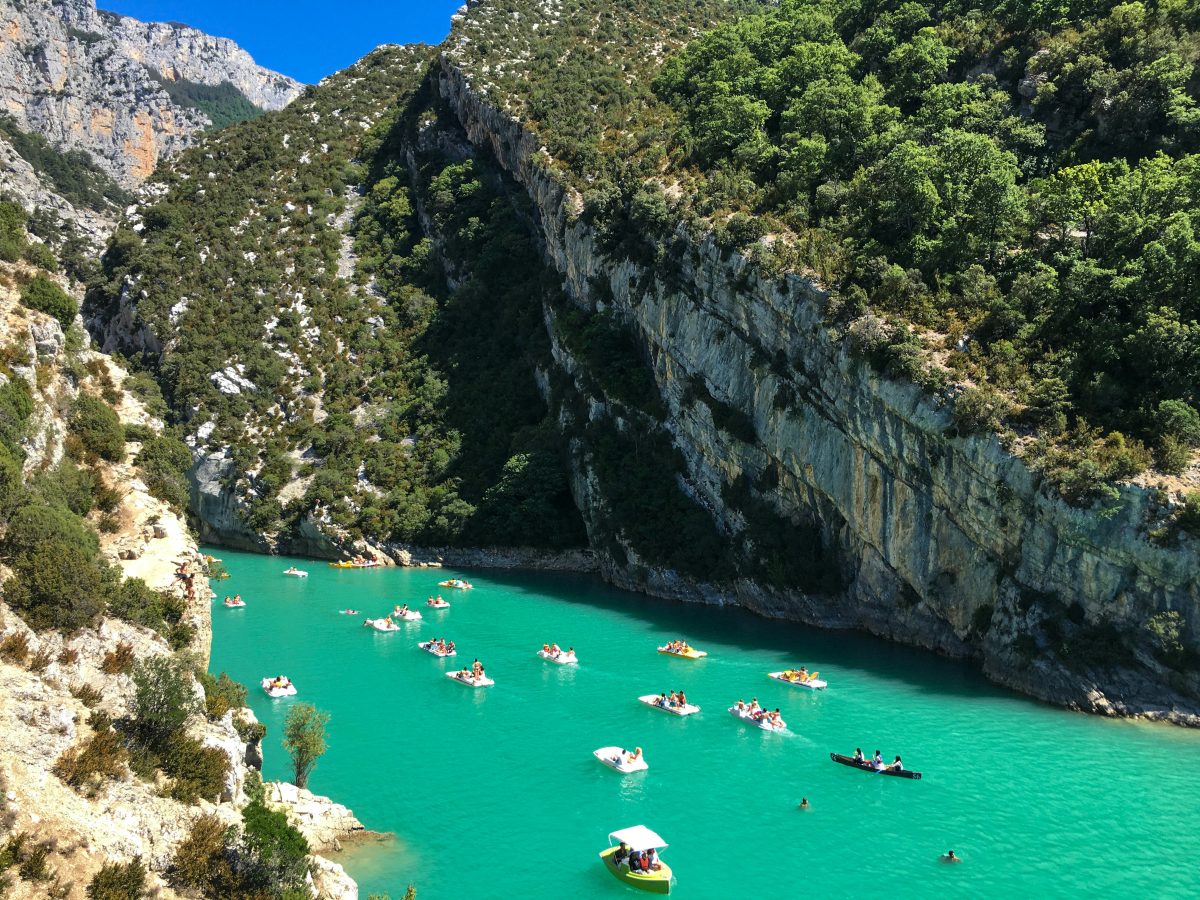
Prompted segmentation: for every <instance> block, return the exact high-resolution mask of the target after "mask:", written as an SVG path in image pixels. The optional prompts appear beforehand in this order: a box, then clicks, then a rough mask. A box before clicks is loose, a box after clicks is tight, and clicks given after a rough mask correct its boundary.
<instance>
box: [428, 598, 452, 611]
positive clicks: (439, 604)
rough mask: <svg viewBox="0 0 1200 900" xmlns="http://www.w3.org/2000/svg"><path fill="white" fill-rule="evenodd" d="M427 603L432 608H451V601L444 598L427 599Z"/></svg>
mask: <svg viewBox="0 0 1200 900" xmlns="http://www.w3.org/2000/svg"><path fill="white" fill-rule="evenodd" d="M425 605H426V606H428V607H429V608H430V609H449V608H450V603H449V601H447V600H442V599H438V600H426V601H425Z"/></svg>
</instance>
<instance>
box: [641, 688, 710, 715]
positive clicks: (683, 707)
mask: <svg viewBox="0 0 1200 900" xmlns="http://www.w3.org/2000/svg"><path fill="white" fill-rule="evenodd" d="M671 694H672V696H675V693H674V691H672V692H671ZM638 700H639V701H640V702H641V703H645V704H646V705H647V706H649V707H651V708H653V709H660V710H662V711H663V712H665V713H670V714H671V715H673V716H690V715H694V714H695V713H698V712H700V707H698V706H695V705H694V704H691V703H688V702H687V698H686V697H685V698H684V700H683V702H682V703H680V702H678V700H675V701H672V700H671V698H670V697H668V696H667V695H666V694H646V695H644V696H642V697H638Z"/></svg>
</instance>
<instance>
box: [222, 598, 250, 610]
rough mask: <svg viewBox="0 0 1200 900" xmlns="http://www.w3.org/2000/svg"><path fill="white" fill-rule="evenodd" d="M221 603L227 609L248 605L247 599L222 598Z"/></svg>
mask: <svg viewBox="0 0 1200 900" xmlns="http://www.w3.org/2000/svg"><path fill="white" fill-rule="evenodd" d="M221 605H222V606H224V607H225V608H226V609H241V608H242V607H244V606H245V605H246V601H245V600H222V601H221Z"/></svg>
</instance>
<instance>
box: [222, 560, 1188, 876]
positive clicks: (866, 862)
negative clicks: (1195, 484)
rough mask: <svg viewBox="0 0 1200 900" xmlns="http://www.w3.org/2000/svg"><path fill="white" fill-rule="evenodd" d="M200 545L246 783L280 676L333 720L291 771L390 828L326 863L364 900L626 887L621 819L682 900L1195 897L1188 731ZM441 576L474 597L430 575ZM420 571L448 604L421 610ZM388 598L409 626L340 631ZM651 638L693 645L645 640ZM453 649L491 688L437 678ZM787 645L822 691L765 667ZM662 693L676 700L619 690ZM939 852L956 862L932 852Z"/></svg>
mask: <svg viewBox="0 0 1200 900" xmlns="http://www.w3.org/2000/svg"><path fill="white" fill-rule="evenodd" d="M214 552H216V554H217V555H218V556H221V557H223V559H224V560H225V564H226V566H227V568H228V569H229V571H230V573H231V574H232V578H231V579H230V580H229V581H226V582H217V583H214V588H215V589H216V590H217V591H218V592H219V594H220V595H221V596H222V597H223V596H224V595H225V593H227V592H229V593H232V592H235V591H236V592H239V593H241V595H242V597H243V598H244V599H245V600H246V601H247V603H248V606H247V608H245V609H242V610H227V609H225V608H223V607H221V606H220V603H219V601H218V602H217V604H216V606H215V608H214V611H213V619H214V622H213V632H214V640H213V660H212V668H213V671H214V672H218V671H220V670H222V669H224V670H226V671H228V672H229V673H230V674H231V675H232V676H233V677H235V678H237V679H238V680H240V681H242V682H244V683H246V684H247V685H249V686H250V687H251V694H250V696H251V701H250V703H251V706H252V707H253V709H254V711H255V712H256V713H257V714H258V716H259V718H260V719H262V721H263V722H265V723H266V724H267V725H268V727H269V728H270V732H269V734H268V736H267V739H266V741H265V750H266V766H265V774H266V776H267V777H268V778H287V777H289V771H288V761H287V757H286V755H285V753H284V752H283V750H282V748H281V747H280V744H279V741H280V734H281V731H282V722H283V718H284V716H285V715H286V711H287V708H288V705H289V703H291V702H293V701H290V700H275V701H272V700H269V699H267V698H266V697H265V696H264V695H263V694H262V693H261V691H259V690H258V688H257V685H258V682H259V681H260V680H261V679H262V678H263V677H264V676H266V675H273V674H277V673H280V672H282V673H286V674H287V675H289V676H290V677H291V678H292V679H293V681H295V683H296V685H297V687H298V688H299V696H298V698H296V699H297V700H303V701H308V702H311V703H314V704H316V705H317V707H318V708H320V709H324V710H327V711H329V712H330V713H331V715H332V718H331V720H330V724H329V752H328V753H327V755H326V756H325V757H324V758H323V759H322V760H321V762H320V764H319V765H318V767H317V769H316V771H315V773H314V774H313V777H312V779H311V782H310V787H311V788H312V789H313V790H314V791H316V792H317V793H322V794H328V795H330V796H332V797H334V798H336V799H337V800H338V801H340V802H343V803H345V804H347V805H348V806H350V807H351V808H352V809H354V811H355V812H356V813H357V815H358V817H359V818H360V819H362V821H363V822H364V823H365V824H366V825H367V827H368V828H371V829H376V830H379V831H389V832H393V833H394V834H395V835H396V838H395V840H394V841H390V842H388V843H386V844H384V845H376V846H368V847H364V848H360V849H356V850H353V851H348V852H346V853H343V854H342V855H341V856H340V857H337V858H338V860H339V861H340V862H342V863H343V864H344V865H346V867H347V869H348V870H349V871H350V873H351V874H352V875H353V876H355V877H356V878H357V879H358V880H359V882H360V885H361V886H362V888H363V894H362V895H363V897H364V900H365V898H366V896H367V893H368V892H371V891H376V892H384V891H387V892H390V893H391V895H392V897H393V900H398V897H399V895H401V894H402V893H403V889H404V886H405V885H407V884H408V883H409V882H410V881H411V882H412V883H414V884H415V885H416V886H417V889H418V895H419V897H420V900H438V898H467V897H476V898H491V897H553V896H564V897H573V898H575V897H578V898H615V897H622V896H625V897H636V896H642V894H641V892H638V891H635V890H632V889H630V888H626V887H624V886H623V885H621V884H619V883H618V882H617V881H616V880H615V879H613V878H612V877H611V876H610V875H609V874H607V873H606V872H605V871H604V869H603V868H602V867H601V864H600V863H599V861H598V859H597V857H596V854H597V852H598V851H599V850H600V849H601V848H603V847H604V846H606V844H607V840H606V836H607V833H608V832H609V831H612V830H614V829H617V828H622V827H625V826H628V825H635V824H645V825H648V826H649V827H651V828H653V829H655V830H656V831H658V832H659V833H660V834H661V835H662V836H663V837H664V838H665V839H666V840H667V841H669V842H670V847H669V848H668V849H667V850H666V851H665V852H664V854H663V858H664V859H665V860H666V861H667V862H669V863H670V864H671V866H672V867H673V868H674V870H675V874H676V879H677V883H676V886H675V889H674V891H673V895H674V896H678V897H684V898H687V897H692V898H707V897H739V896H743V895H751V894H752V895H754V896H755V897H757V898H776V897H779V898H782V897H788V898H793V897H795V896H796V895H797V894H804V895H807V896H813V897H849V896H879V897H882V896H887V897H927V896H929V895H931V894H934V893H937V894H945V895H951V896H988V897H997V896H1003V897H1029V896H1077V895H1082V894H1084V893H1087V894H1089V895H1091V896H1093V897H1116V896H1123V897H1124V896H1138V895H1140V896H1154V897H1172V896H1174V897H1184V896H1195V893H1196V879H1197V874H1198V872H1200V864H1198V863H1197V862H1196V859H1195V835H1196V834H1197V832H1198V831H1200V734H1197V733H1194V732H1189V731H1184V730H1182V729H1175V728H1170V727H1163V726H1150V725H1139V724H1134V723H1129V722H1113V721H1106V720H1102V719H1098V718H1094V717H1089V716H1084V715H1082V714H1077V713H1070V712H1065V711H1062V710H1057V709H1053V708H1050V707H1046V706H1042V705H1040V704H1037V703H1034V702H1032V701H1029V700H1026V699H1024V698H1021V697H1019V696H1017V695H1014V694H1010V693H1008V692H1005V691H1002V690H999V689H997V688H996V687H994V686H992V685H990V684H989V683H987V682H986V681H985V680H984V679H983V678H982V676H980V675H978V674H977V673H976V672H974V671H973V670H972V669H971V668H970V667H967V666H963V665H959V664H956V663H952V662H949V661H946V660H941V659H938V658H935V657H933V656H931V655H928V654H924V653H920V652H917V651H912V650H908V649H905V648H902V647H896V646H893V645H889V644H887V643H884V642H881V641H876V640H873V639H870V638H866V637H862V636H857V635H847V634H834V633H829V632H821V631H816V630H813V629H807V628H803V627H800V626H793V625H788V624H785V623H780V622H772V621H767V620H763V619H760V618H757V617H755V616H752V615H749V614H746V613H744V612H740V611H736V610H719V609H708V608H699V607H693V606H687V605H680V604H672V603H668V602H664V601H660V600H653V599H649V598H646V597H642V596H640V595H635V594H627V593H624V592H621V591H616V590H613V589H611V588H608V587H606V586H605V585H603V584H601V583H599V582H597V581H594V580H591V579H586V578H573V577H562V576H548V575H535V574H529V573H521V574H512V573H501V572H478V571H475V572H461V571H455V572H452V571H450V570H444V571H438V570H417V569H409V570H398V569H383V570H360V571H338V570H334V569H330V568H328V567H327V566H326V565H325V564H324V563H319V562H308V563H305V562H303V561H294V562H296V564H297V565H299V566H300V567H301V568H304V569H307V570H308V571H309V573H310V577H309V578H307V579H295V578H285V577H283V576H282V574H281V573H282V572H283V570H284V569H285V568H287V566H288V565H289V564H290V563H291V562H293V560H289V559H286V558H280V557H263V556H254V555H248V554H240V553H234V552H231V551H214ZM452 574H462V575H464V576H465V577H467V578H468V579H469V580H470V581H472V582H473V583H474V585H475V589H474V590H473V591H469V592H465V593H464V592H459V591H452V590H440V589H438V588H436V587H435V585H436V582H438V581H440V580H442V579H443V578H446V577H449V576H450V575H452ZM439 590H440V593H441V594H442V595H443V596H444V597H445V598H446V599H448V600H449V601H450V602H451V604H452V608H451V609H449V610H446V611H443V612H434V611H428V610H426V609H425V608H424V601H425V598H426V597H427V596H428V595H429V594H431V593H437V592H439ZM404 601H407V602H408V603H409V604H410V605H419V606H420V608H421V610H422V614H423V615H424V619H423V621H421V622H419V623H413V624H409V625H404V626H402V630H401V631H399V632H395V633H391V634H381V633H378V632H376V631H374V630H372V629H364V628H363V627H362V626H361V622H362V619H363V618H364V617H366V616H382V615H384V614H386V613H387V612H390V610H391V607H392V605H393V604H395V603H400V602H404ZM346 607H352V608H354V609H358V610H360V611H361V613H362V615H359V616H343V615H339V614H338V612H337V611H338V610H339V609H343V608H346ZM676 636H679V637H685V638H687V640H688V641H689V642H691V643H692V644H693V645H694V646H696V647H698V648H700V649H704V650H707V651H708V652H709V654H710V655H709V657H708V658H707V659H705V660H701V661H698V662H690V661H686V660H679V659H671V658H668V657H664V656H660V655H659V654H657V653H656V652H655V649H654V648H655V646H656V645H657V644H659V643H662V642H663V641H665V640H666V639H668V638H671V637H676ZM431 637H447V638H452V639H453V640H455V641H456V642H457V644H458V646H459V656H458V658H457V659H452V660H440V659H437V658H436V657H433V656H430V655H429V654H427V653H423V652H421V651H420V650H418V649H417V647H416V642H417V641H418V640H426V639H428V638H431ZM543 641H558V642H559V643H560V644H561V645H562V646H564V647H566V646H567V645H573V646H574V647H575V649H576V651H577V653H578V655H579V658H580V664H579V665H578V666H557V665H552V664H550V663H547V662H544V661H542V660H541V659H539V658H538V657H537V656H535V655H534V654H535V652H536V651H537V650H538V649H540V647H541V645H542V643H543ZM474 657H478V658H479V659H480V660H482V661H483V662H484V663H485V665H486V666H487V671H488V674H489V675H490V676H491V677H492V678H494V679H495V680H496V685H495V687H492V688H487V689H480V690H473V689H471V688H468V687H464V686H462V685H459V684H456V683H454V682H452V681H450V680H449V679H447V678H445V677H444V676H443V675H442V673H443V672H444V671H446V670H448V669H450V668H452V667H455V664H456V663H457V664H458V665H461V664H462V663H463V662H466V663H468V664H469V663H470V662H471V660H472V659H473V658H474ZM800 664H805V665H807V666H808V667H809V668H810V669H819V670H820V672H821V674H822V677H824V678H827V679H828V681H829V689H828V690H826V691H824V692H821V693H810V692H808V691H803V690H800V689H797V688H791V687H788V686H786V685H782V684H778V683H776V682H773V681H771V680H769V679H768V678H767V677H766V673H767V672H768V671H775V670H777V669H780V668H783V667H785V666H788V665H800ZM678 688H682V689H684V690H686V692H687V694H688V697H689V699H690V700H691V701H692V702H694V703H697V704H699V705H700V706H701V707H703V712H702V713H700V714H699V715H696V716H692V717H690V718H686V719H680V718H676V717H674V716H669V715H667V714H665V713H661V712H657V711H655V710H651V709H648V708H646V707H643V706H642V705H640V704H639V703H638V702H637V699H636V698H637V696H638V695H640V694H647V693H655V692H658V691H666V690H671V689H678ZM751 696H757V697H758V699H759V701H760V702H761V703H763V704H764V705H766V706H768V707H775V706H778V707H780V708H781V710H782V712H783V716H784V718H785V719H786V720H787V722H788V725H789V728H790V732H791V733H790V734H783V735H776V734H769V733H765V732H761V731H759V730H757V729H754V728H748V727H746V726H744V725H742V724H740V723H739V722H737V721H736V720H734V719H733V718H732V717H730V716H729V714H728V713H727V712H726V708H727V707H728V706H730V705H731V704H732V703H733V702H734V701H736V700H737V699H738V698H739V697H742V698H745V699H747V700H749V699H750V697H751ZM611 744H617V745H623V746H627V747H632V746H633V745H635V744H640V745H641V746H642V747H643V749H644V751H645V755H646V759H647V761H648V762H649V764H650V770H649V771H648V772H643V773H639V774H636V775H630V776H622V775H620V774H618V773H616V772H613V771H611V770H609V769H607V768H605V767H604V766H602V765H600V764H599V763H598V762H597V761H596V760H595V759H594V758H593V757H592V751H593V750H594V749H596V748H597V747H602V746H605V745H611ZM855 746H861V747H862V748H863V749H864V750H865V751H866V752H867V753H870V752H871V751H873V750H874V749H875V748H877V747H878V748H879V749H881V750H882V751H883V753H884V755H885V757H887V758H889V759H890V758H891V756H892V755H894V754H895V753H902V754H903V755H904V760H905V763H906V764H907V765H908V767H909V768H913V769H918V770H921V771H922V772H923V773H924V779H923V780H922V781H909V780H906V779H899V778H886V777H881V776H875V775H870V774H867V773H863V772H858V771H855V770H853V769H848V768H845V767H843V766H838V765H835V764H833V763H832V762H831V761H830V760H829V755H828V754H829V751H831V750H835V751H840V752H846V753H850V752H853V750H854V748H855ZM802 796H804V797H807V798H808V799H809V801H810V803H811V804H812V808H811V809H810V810H807V811H803V812H802V811H800V810H798V809H797V804H798V802H799V800H800V798H801V797H802ZM948 848H953V849H954V850H955V851H956V852H957V853H958V854H959V855H960V856H962V857H963V859H964V860H965V861H964V862H963V863H962V864H961V865H957V866H947V865H941V864H939V863H938V861H937V860H938V856H939V854H941V853H943V852H944V851H945V850H946V849H948Z"/></svg>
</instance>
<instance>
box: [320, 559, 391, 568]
mask: <svg viewBox="0 0 1200 900" xmlns="http://www.w3.org/2000/svg"><path fill="white" fill-rule="evenodd" d="M378 566H379V560H376V559H369V560H367V561H366V562H355V561H354V560H352V559H344V560H342V561H341V562H331V563H330V564H329V568H331V569H374V568H376V567H378Z"/></svg>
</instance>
